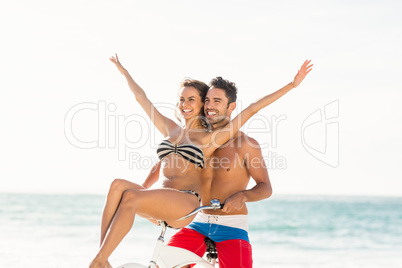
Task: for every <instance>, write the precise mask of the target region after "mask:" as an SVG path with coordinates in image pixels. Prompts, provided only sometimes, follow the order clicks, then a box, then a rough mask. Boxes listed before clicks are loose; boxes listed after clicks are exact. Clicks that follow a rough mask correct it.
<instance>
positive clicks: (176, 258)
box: [117, 199, 223, 268]
mask: <svg viewBox="0 0 402 268" xmlns="http://www.w3.org/2000/svg"><path fill="white" fill-rule="evenodd" d="M222 207H223V204H221V203H220V201H219V200H218V199H212V200H211V202H210V205H209V206H201V207H198V208H196V209H195V210H193V211H192V212H191V213H189V214H187V215H186V216H184V217H182V218H180V219H179V220H183V219H186V218H188V217H190V216H193V215H194V214H196V213H198V212H199V211H200V210H202V209H213V210H216V209H221V208H222ZM159 225H160V226H161V227H162V231H161V234H160V236H159V237H158V239H157V241H156V246H155V249H154V252H153V254H152V257H151V260H150V262H149V265H148V266H145V265H143V264H139V263H126V264H123V265H120V266H118V267H117V268H158V267H159V268H180V267H183V266H186V265H189V264H197V265H201V267H204V268H214V267H215V266H214V265H212V264H211V263H210V262H208V261H206V260H205V259H203V258H201V257H199V256H198V255H197V254H195V253H193V252H191V251H188V250H186V249H182V248H177V247H171V246H167V245H164V244H163V243H164V241H165V233H166V229H167V224H166V222H164V221H159ZM212 250H213V249H212ZM212 255H213V254H212ZM211 261H212V263H213V264H215V263H214V260H213V259H212V260H211Z"/></svg>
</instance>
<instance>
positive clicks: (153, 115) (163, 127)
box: [110, 54, 179, 137]
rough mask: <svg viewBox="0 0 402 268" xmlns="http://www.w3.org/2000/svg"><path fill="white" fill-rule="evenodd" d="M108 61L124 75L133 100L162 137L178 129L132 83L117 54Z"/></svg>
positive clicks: (138, 87) (136, 85)
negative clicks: (132, 94)
mask: <svg viewBox="0 0 402 268" xmlns="http://www.w3.org/2000/svg"><path fill="white" fill-rule="evenodd" d="M110 61H111V62H113V63H114V64H115V65H116V67H117V69H118V70H119V71H120V73H121V74H122V75H124V77H125V78H126V80H127V83H128V86H129V87H130V90H131V91H132V92H133V93H134V96H135V99H136V100H137V102H138V103H139V104H140V105H141V107H142V109H144V111H145V112H146V113H147V115H148V116H149V118H150V119H151V121H152V122H153V123H154V125H155V126H156V128H157V129H158V130H159V131H160V132H161V133H162V134H163V136H165V137H166V136H168V135H169V133H170V132H171V131H172V130H173V129H175V128H177V127H179V126H178V125H177V124H176V123H175V122H174V121H173V120H171V119H169V118H167V117H166V116H164V115H162V114H161V113H160V112H159V111H158V109H156V108H155V106H154V105H153V104H152V102H151V101H150V100H149V99H148V97H147V95H146V94H145V91H144V90H143V89H142V88H141V87H140V86H139V85H138V84H137V83H136V82H135V81H134V79H133V78H132V77H131V75H130V74H129V72H128V71H127V70H126V69H125V68H124V67H123V65H121V63H120V61H119V58H118V57H117V54H115V57H113V56H112V57H110Z"/></svg>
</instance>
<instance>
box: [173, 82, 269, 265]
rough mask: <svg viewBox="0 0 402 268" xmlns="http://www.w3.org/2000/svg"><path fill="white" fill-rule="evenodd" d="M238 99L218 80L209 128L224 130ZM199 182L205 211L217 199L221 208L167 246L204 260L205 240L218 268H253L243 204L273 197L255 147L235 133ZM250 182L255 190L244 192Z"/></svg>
mask: <svg viewBox="0 0 402 268" xmlns="http://www.w3.org/2000/svg"><path fill="white" fill-rule="evenodd" d="M236 94H237V88H236V86H235V84H234V83H231V82H229V81H227V80H224V79H222V78H221V77H217V78H214V79H213V80H212V81H211V88H210V89H209V91H208V93H207V96H206V99H205V106H204V111H205V115H206V117H207V119H208V122H209V123H210V124H211V127H212V128H220V127H223V126H225V125H226V124H227V123H228V122H229V121H230V117H231V114H232V112H233V110H234V109H235V108H236ZM203 176H204V183H203V189H202V203H203V205H209V202H210V200H211V199H214V198H217V199H219V200H220V201H221V202H224V207H223V208H222V210H216V211H211V210H206V211H205V212H200V213H198V215H197V216H196V218H195V219H194V220H193V222H192V223H191V224H190V225H189V226H187V227H186V228H183V229H181V230H180V231H179V232H177V233H176V234H175V235H174V236H173V237H172V238H171V240H170V241H169V243H168V244H169V245H170V246H176V247H181V248H185V249H187V250H190V251H192V252H194V253H196V254H198V255H199V256H203V255H204V253H205V250H206V245H205V243H204V238H205V237H209V238H211V240H213V241H214V242H215V244H216V248H217V251H218V258H219V267H220V268H229V267H230V268H236V267H246V268H251V267H252V251H251V245H250V242H249V238H248V216H247V214H248V212H247V206H246V202H253V201H259V200H262V199H265V198H268V197H270V196H271V194H272V189H271V184H270V181H269V177H268V172H267V168H266V165H265V163H264V160H263V157H262V153H261V148H260V146H259V144H258V142H257V141H256V140H254V139H253V138H250V137H249V136H247V135H245V134H244V133H243V132H240V131H239V132H238V133H237V134H236V135H235V136H234V137H233V138H232V139H231V140H229V141H228V142H227V143H226V144H225V145H223V146H222V147H220V148H219V149H217V150H216V151H215V153H214V155H213V156H212V157H210V158H209V159H207V162H206V165H205V168H204V171H203ZM250 177H252V178H253V179H254V181H255V182H256V185H255V186H254V187H253V188H251V189H248V190H247V185H248V183H249V181H250Z"/></svg>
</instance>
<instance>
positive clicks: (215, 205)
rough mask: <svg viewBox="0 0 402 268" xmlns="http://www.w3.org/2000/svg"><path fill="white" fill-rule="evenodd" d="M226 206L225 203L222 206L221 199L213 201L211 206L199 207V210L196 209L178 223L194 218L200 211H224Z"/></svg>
mask: <svg viewBox="0 0 402 268" xmlns="http://www.w3.org/2000/svg"><path fill="white" fill-rule="evenodd" d="M224 205H225V203H223V204H221V202H220V201H219V199H212V200H211V202H210V205H209V206H201V207H198V208H196V209H194V210H193V211H192V212H190V213H189V214H187V215H186V216H184V217H182V218H180V219H178V221H180V220H184V219H187V218H189V217H191V216H193V215H194V214H196V213H198V212H199V211H200V210H203V209H213V210H217V209H222V208H223V206H224Z"/></svg>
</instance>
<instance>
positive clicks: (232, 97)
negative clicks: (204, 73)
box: [209, 76, 237, 105]
mask: <svg viewBox="0 0 402 268" xmlns="http://www.w3.org/2000/svg"><path fill="white" fill-rule="evenodd" d="M209 85H210V86H211V87H215V88H220V89H223V90H224V91H225V95H226V97H227V98H228V105H229V104H230V103H232V102H236V99H237V87H236V84H235V83H233V82H230V81H229V80H226V79H223V78H222V77H220V76H217V77H215V78H213V79H212V80H211V82H210V83H209Z"/></svg>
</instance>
